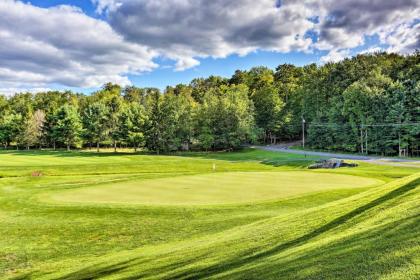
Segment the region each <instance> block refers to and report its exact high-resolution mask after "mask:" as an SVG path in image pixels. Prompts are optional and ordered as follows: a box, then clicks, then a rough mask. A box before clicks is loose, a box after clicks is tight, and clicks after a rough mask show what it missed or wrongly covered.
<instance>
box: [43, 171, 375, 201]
mask: <svg viewBox="0 0 420 280" xmlns="http://www.w3.org/2000/svg"><path fill="white" fill-rule="evenodd" d="M378 183H381V181H379V180H376V179H372V178H364V177H358V176H350V175H340V174H331V173H315V172H303V171H290V172H226V173H213V174H204V175H190V176H178V177H173V178H159V179H148V180H136V181H128V182H118V183H113V184H100V185H95V186H92V187H84V188H77V189H74V190H67V191H61V192H55V193H52V194H51V195H49V197H48V198H49V199H50V200H52V201H59V202H72V203H75V202H82V203H120V204H147V205H211V204H233V203H249V202H258V201H265V200H273V199H281V198H286V197H290V196H297V195H304V194H306V193H312V192H319V191H328V190H334V189H337V190H338V189H346V188H360V187H367V186H372V185H375V184H378Z"/></svg>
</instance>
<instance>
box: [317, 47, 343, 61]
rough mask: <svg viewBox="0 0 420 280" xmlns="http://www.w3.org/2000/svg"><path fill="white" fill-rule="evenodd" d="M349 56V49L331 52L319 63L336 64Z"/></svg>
mask: <svg viewBox="0 0 420 280" xmlns="http://www.w3.org/2000/svg"><path fill="white" fill-rule="evenodd" d="M349 56H350V50H349V49H343V50H336V49H334V50H331V51H330V52H329V53H328V54H327V55H325V56H323V57H321V59H320V61H321V63H328V62H338V61H341V60H343V59H345V58H346V57H349Z"/></svg>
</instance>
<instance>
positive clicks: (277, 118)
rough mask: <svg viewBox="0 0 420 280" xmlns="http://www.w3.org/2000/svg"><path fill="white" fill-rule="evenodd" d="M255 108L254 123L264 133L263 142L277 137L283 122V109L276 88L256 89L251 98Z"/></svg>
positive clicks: (268, 86) (269, 86)
mask: <svg viewBox="0 0 420 280" xmlns="http://www.w3.org/2000/svg"><path fill="white" fill-rule="evenodd" d="M251 98H252V100H253V102H254V106H255V121H256V124H257V126H258V127H259V128H261V130H262V131H263V133H264V142H266V141H267V139H268V138H270V137H273V136H275V135H278V132H279V130H280V128H281V125H282V123H284V120H283V119H282V116H281V111H282V109H283V107H284V103H283V101H282V100H281V99H280V97H279V95H278V92H277V90H276V88H275V87H274V86H272V85H266V86H263V87H261V88H259V89H256V90H255V91H254V93H253V94H252V96H251Z"/></svg>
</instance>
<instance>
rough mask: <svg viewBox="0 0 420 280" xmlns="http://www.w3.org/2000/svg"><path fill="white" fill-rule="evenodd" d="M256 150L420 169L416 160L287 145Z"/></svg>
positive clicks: (419, 164) (418, 161) (261, 147)
mask: <svg viewBox="0 0 420 280" xmlns="http://www.w3.org/2000/svg"><path fill="white" fill-rule="evenodd" d="M255 148H257V149H262V150H266V151H273V152H282V153H290V154H299V155H308V156H320V157H329V158H340V159H350V160H363V161H366V162H371V163H375V164H381V165H392V166H406V167H416V168H420V160H414V159H402V158H387V157H377V156H361V155H351V154H338V153H327V152H313V151H302V150H292V149H289V145H287V144H285V145H269V146H256V147H255Z"/></svg>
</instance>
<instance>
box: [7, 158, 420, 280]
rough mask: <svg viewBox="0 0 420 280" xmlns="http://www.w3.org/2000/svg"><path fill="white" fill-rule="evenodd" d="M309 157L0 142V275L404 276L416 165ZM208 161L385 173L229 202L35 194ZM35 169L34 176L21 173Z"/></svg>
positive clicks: (176, 172) (175, 171)
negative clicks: (109, 200)
mask: <svg viewBox="0 0 420 280" xmlns="http://www.w3.org/2000/svg"><path fill="white" fill-rule="evenodd" d="M310 160H312V159H305V158H303V157H300V156H297V155H287V154H276V153H270V152H263V151H256V150H245V151H243V152H238V153H210V154H181V155H180V156H148V155H130V154H123V155H112V154H98V155H96V154H91V153H76V152H74V153H54V152H41V153H39V152H30V153H26V152H0V177H2V178H1V179H0V275H3V278H6V279H9V278H15V279H17V278H20V279H94V278H107V279H108V278H109V279H137V278H150V279H197V278H199V279H202V278H217V279H220V278H228V279H255V278H259V279H270V278H273V279H279V278H280V279H290V278H295V279H355V278H360V279H363V278H364V279H377V278H383V279H415V278H416V277H417V276H418V273H419V271H418V269H419V256H420V252H419V232H420V229H419V225H420V221H419V209H418V205H419V202H420V201H419V199H420V194H419V188H418V187H419V176H420V175H419V174H418V173H417V174H415V173H416V172H418V170H417V169H414V168H399V167H388V166H375V165H370V164H361V166H360V167H359V168H354V169H340V170H334V171H316V172H309V171H306V170H304V167H305V166H306V165H307V164H308V163H309V162H310ZM7 162H9V164H8V163H7ZM213 163H216V164H217V174H216V175H217V176H218V175H219V174H221V175H222V174H224V175H228V174H231V173H232V172H245V171H246V172H271V173H272V172H275V173H277V171H280V172H279V173H282V172H290V171H293V172H297V171H299V172H300V173H302V174H303V175H302V176H305V175H306V174H317V175H323V174H335V175H337V174H347V175H355V176H362V177H365V178H374V179H379V180H382V181H384V182H387V183H386V184H382V185H380V186H376V187H358V186H357V185H355V186H354V188H343V189H331V190H328V191H321V192H319V191H318V192H315V193H313V192H310V193H304V194H300V195H296V196H293V197H288V198H287V197H286V198H277V199H272V200H270V201H265V202H260V203H251V202H248V203H243V204H234V205H197V206H190V205H184V206H182V205H178V206H170V205H167V206H159V205H156V206H154V205H131V206H120V205H109V204H104V203H98V204H95V203H92V204H89V205H87V204H77V203H73V204H66V203H63V204H50V203H45V202H44V201H42V200H40V199H39V198H40V197H44V196H49V195H51V194H54V193H61V192H63V191H64V192H67V191H80V190H82V189H89V188H96V187H99V186H102V185H104V184H105V185H107V184H109V185H112V184H123V185H125V184H128V185H129V184H131V183H130V182H137V181H138V180H144V179H154V180H169V178H181V177H179V176H185V175H194V174H197V175H198V174H200V175H199V176H207V175H205V174H212V172H213V171H212V165H213ZM35 170H37V171H42V173H43V174H44V176H42V177H31V176H30V174H31V172H33V171H35ZM225 172H228V173H226V174H225ZM238 174H239V173H238ZM213 175H214V174H213ZM362 179H363V178H362ZM171 180H173V179H171ZM0 278H2V277H1V276H0Z"/></svg>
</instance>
